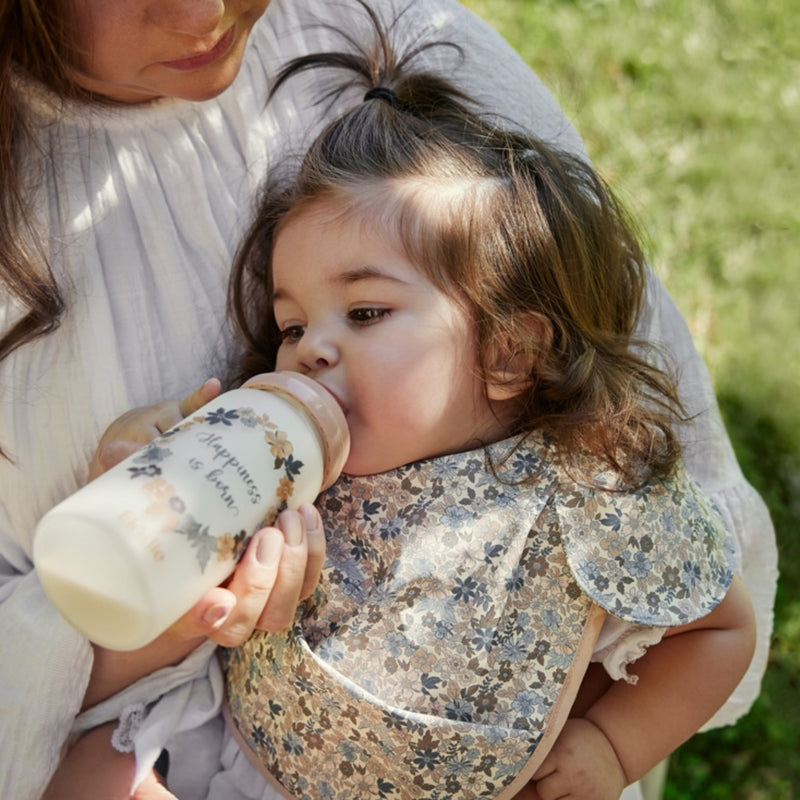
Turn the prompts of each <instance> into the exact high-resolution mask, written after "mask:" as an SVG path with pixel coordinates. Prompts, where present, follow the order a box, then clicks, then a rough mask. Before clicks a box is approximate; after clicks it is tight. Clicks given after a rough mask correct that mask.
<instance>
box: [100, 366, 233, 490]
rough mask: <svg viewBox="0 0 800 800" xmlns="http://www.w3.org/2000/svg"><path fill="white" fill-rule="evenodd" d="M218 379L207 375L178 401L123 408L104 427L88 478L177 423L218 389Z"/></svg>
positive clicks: (217, 392)
mask: <svg viewBox="0 0 800 800" xmlns="http://www.w3.org/2000/svg"><path fill="white" fill-rule="evenodd" d="M220 390H221V386H220V382H219V381H218V380H217V379H216V378H209V379H208V380H207V381H206V382H205V383H204V384H203V385H202V386H201V387H200V388H199V389H197V390H195V391H194V392H192V393H191V394H190V395H188V397H184V398H183V400H181V401H176V400H168V401H166V402H163V403H156V405H154V406H142V407H141V408H134V409H132V410H131V411H128V412H126V413H125V414H123V415H122V416H121V417H119V418H118V419H116V420H114V422H112V423H111V425H109V426H108V428H106V430H105V433H104V434H103V435H102V437H101V438H100V442H99V444H98V445H97V450H96V451H95V454H94V458H92V462H91V464H90V465H89V480H90V481H91V480H94V479H95V478H96V477H97V476H98V475H101V474H102V473H104V472H105V471H106V470H109V469H111V467H113V466H114V465H115V464H118V463H119V462H120V461H122V459H123V458H126V457H127V456H129V455H130V454H131V453H133V452H135V451H136V450H138V449H139V448H140V447H141V446H142V445H144V444H147V443H148V442H149V441H152V440H153V439H154V438H155V437H156V436H158V435H159V434H161V433H164V431H166V430H169V429H170V428H171V427H172V426H173V425H177V424H178V423H179V422H180V421H181V420H182V419H184V418H185V417H188V416H190V415H191V414H194V412H195V411H197V409H198V408H201V407H202V406H204V405H205V404H206V403H210V402H211V401H212V400H213V399H214V398H215V397H217V396H218V395H219V393H220Z"/></svg>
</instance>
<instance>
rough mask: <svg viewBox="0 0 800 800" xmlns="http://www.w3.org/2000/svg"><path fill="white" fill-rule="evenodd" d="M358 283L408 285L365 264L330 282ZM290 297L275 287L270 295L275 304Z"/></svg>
mask: <svg viewBox="0 0 800 800" xmlns="http://www.w3.org/2000/svg"><path fill="white" fill-rule="evenodd" d="M360 281H391V282H392V283H397V284H400V285H401V286H408V285H409V283H408V281H404V280H403V279H402V278H398V277H397V276H395V275H390V274H388V273H387V272H384V271H383V270H381V269H379V268H378V267H374V266H372V265H371V264H365V265H364V266H361V267H354V268H353V269H345V270H342V271H341V272H339V273H337V274H336V275H335V276H333V278H332V279H331V281H330V282H331V283H332V284H336V283H339V284H342V285H345V286H350V285H352V284H355V283H359V282H360ZM291 296H292V292H291V290H290V289H285V288H282V287H275V289H274V290H273V293H272V302H273V303H275V302H276V301H278V300H287V299H290V298H291Z"/></svg>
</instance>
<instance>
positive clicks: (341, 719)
mask: <svg viewBox="0 0 800 800" xmlns="http://www.w3.org/2000/svg"><path fill="white" fill-rule="evenodd" d="M509 448H510V445H509V443H508V442H505V443H502V442H501V443H498V444H496V445H493V446H492V447H490V448H489V449H488V454H489V457H491V458H492V460H493V462H495V463H497V462H499V461H500V460H501V457H502V456H503V455H504V454H505V453H506V452H508V450H509ZM587 466H589V465H587V464H583V465H582V466H581V469H583V470H584V473H583V474H589V473H588V472H586V468H587ZM530 477H534V478H535V480H534V481H533V483H532V484H527V485H521V484H520V481H522V480H524V479H527V478H530ZM597 479H598V480H600V479H601V476H597ZM318 507H319V508H320V511H321V513H322V517H323V522H324V525H325V530H326V532H327V536H328V551H327V561H326V565H325V569H324V572H323V579H322V581H321V584H320V587H319V588H318V590H317V592H316V594H315V596H314V597H313V598H312V600H311V601H309V602H307V603H306V604H305V605H304V606H303V607H302V609H301V612H300V614H299V616H298V619H297V622H296V624H295V625H294V627H293V629H292V630H291V631H289V632H288V633H281V634H269V633H261V632H258V633H256V634H254V635H253V636H252V637H251V639H250V640H249V641H248V642H247V643H246V644H244V645H243V646H241V647H239V648H235V649H233V650H228V651H225V653H224V656H223V658H224V663H225V666H226V670H225V672H226V681H227V691H228V704H229V708H228V715H229V719H230V722H231V724H232V726H233V728H234V732H235V733H236V734H237V735H238V738H239V739H240V740H241V741H242V743H243V744H244V745H245V747H246V748H247V750H248V751H250V755H251V756H253V760H254V763H256V764H257V765H259V766H260V768H261V769H262V771H264V772H265V773H268V774H269V775H270V776H272V777H273V778H274V779H277V781H278V782H279V784H280V785H281V786H282V787H283V789H284V792H285V793H286V794H287V796H290V797H296V798H303V799H305V798H309V800H311V799H314V800H316V799H317V798H326V800H327V799H328V798H330V800H334V799H335V800H359V798H373V797H374V798H389V799H390V800H400V798H409V799H410V798H423V797H424V798H427V799H428V800H440V799H441V800H444V798H451V800H466V799H467V798H478V797H495V798H500V797H502V798H506V797H512V796H513V795H514V794H515V793H516V792H517V791H519V790H520V789H521V788H522V786H523V785H524V783H525V782H526V781H527V780H528V779H529V777H530V775H531V774H532V773H533V771H535V768H536V767H537V766H538V764H539V763H540V762H541V761H542V760H543V759H544V757H545V755H546V754H547V751H548V750H549V747H550V745H551V744H552V741H553V740H554V739H555V737H556V736H557V734H558V732H559V731H560V729H561V726H562V725H563V723H564V721H565V719H566V716H567V713H568V711H569V708H570V706H571V704H572V702H573V700H574V696H575V693H576V691H577V688H578V686H579V684H580V681H581V679H582V677H583V673H584V672H585V669H586V666H587V664H588V661H589V658H590V656H591V652H592V649H593V646H594V643H595V641H596V639H597V635H598V633H599V630H600V626H601V625H602V620H603V617H604V616H605V612H606V610H607V611H610V612H612V613H614V614H616V615H618V616H620V617H622V618H624V619H628V620H631V621H634V622H638V623H644V624H648V625H658V626H670V625H677V624H683V623H685V622H689V621H690V620H692V619H696V618H697V617H700V616H702V615H704V614H706V613H708V612H709V611H710V610H711V609H713V608H714V606H716V605H717V603H719V602H720V600H721V599H722V597H724V594H725V591H726V589H727V587H728V585H729V583H730V581H731V578H732V572H731V566H730V564H731V553H730V549H729V548H728V547H727V545H726V537H725V533H724V531H723V528H722V525H721V522H719V520H718V518H717V517H716V515H715V513H714V512H713V510H712V509H711V507H710V506H709V504H708V501H707V500H706V499H705V497H704V496H703V495H701V494H700V493H699V491H698V490H697V488H696V487H695V486H694V484H693V483H692V482H691V481H690V479H689V478H688V477H687V476H686V474H685V473H684V472H683V471H679V472H678V474H677V475H676V476H675V477H674V478H672V479H670V480H669V481H666V482H663V483H659V484H653V485H649V486H646V487H644V488H643V489H641V490H639V491H637V492H633V493H625V492H614V491H605V490H602V489H590V488H586V487H582V486H577V485H576V484H575V483H574V482H573V481H572V480H570V479H569V478H568V477H567V476H566V475H565V474H564V473H563V472H562V471H561V470H559V468H558V467H557V466H556V465H555V462H554V460H553V459H552V452H551V451H550V446H549V445H548V443H547V442H546V440H545V439H544V438H538V439H531V440H530V441H528V442H526V444H525V446H524V447H523V448H521V449H519V450H517V451H515V452H514V453H513V454H512V455H511V456H510V458H508V459H507V460H506V461H504V462H503V463H502V465H501V466H499V467H496V468H495V469H493V470H492V469H487V452H486V451H484V450H477V451H472V452H467V453H459V454H455V455H449V456H443V457H439V458H435V459H430V460H427V461H423V462H418V463H415V464H411V465H408V466H405V467H402V468H400V469H397V470H393V471H391V472H388V473H383V474H381V475H374V476H368V477H357V478H352V477H348V476H343V477H342V478H341V479H340V480H339V481H338V482H337V483H336V484H335V485H334V486H333V487H332V488H331V489H329V490H328V491H327V492H326V493H325V494H323V495H322V496H321V497H320V498H319V500H318Z"/></svg>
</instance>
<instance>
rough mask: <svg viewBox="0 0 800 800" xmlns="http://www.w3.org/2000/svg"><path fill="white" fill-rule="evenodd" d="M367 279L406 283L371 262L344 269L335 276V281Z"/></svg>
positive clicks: (347, 281) (353, 281) (355, 281)
mask: <svg viewBox="0 0 800 800" xmlns="http://www.w3.org/2000/svg"><path fill="white" fill-rule="evenodd" d="M368 280H383V281H392V282H394V283H402V284H406V283H407V282H406V281H404V280H402V279H401V278H398V277H397V276H395V275H389V274H388V273H386V272H384V271H383V270H380V269H378V268H377V267H373V266H372V265H371V264H365V265H364V266H362V267H356V268H354V269H348V270H344V271H342V272H340V273H339V274H338V275H337V276H336V282H337V283H358V282H359V281H368Z"/></svg>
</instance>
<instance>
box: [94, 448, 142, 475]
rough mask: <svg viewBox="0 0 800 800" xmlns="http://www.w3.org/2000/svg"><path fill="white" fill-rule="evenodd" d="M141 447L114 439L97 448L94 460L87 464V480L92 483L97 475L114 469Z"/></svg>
mask: <svg viewBox="0 0 800 800" xmlns="http://www.w3.org/2000/svg"><path fill="white" fill-rule="evenodd" d="M141 446H142V445H141V444H140V443H139V442H129V441H124V440H121V439H115V440H113V441H111V442H106V443H105V444H102V445H100V447H98V448H97V451H96V452H95V454H94V458H93V459H92V461H91V463H90V464H89V480H90V481H93V480H94V479H95V478H96V477H97V476H98V475H102V474H103V473H104V472H107V471H108V470H110V469H111V467H115V466H116V465H117V464H119V462H120V461H123V460H124V459H126V458H127V457H128V456H129V455H131V454H132V453H135V452H136V451H137V450H138V449H139V448H140V447H141Z"/></svg>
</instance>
